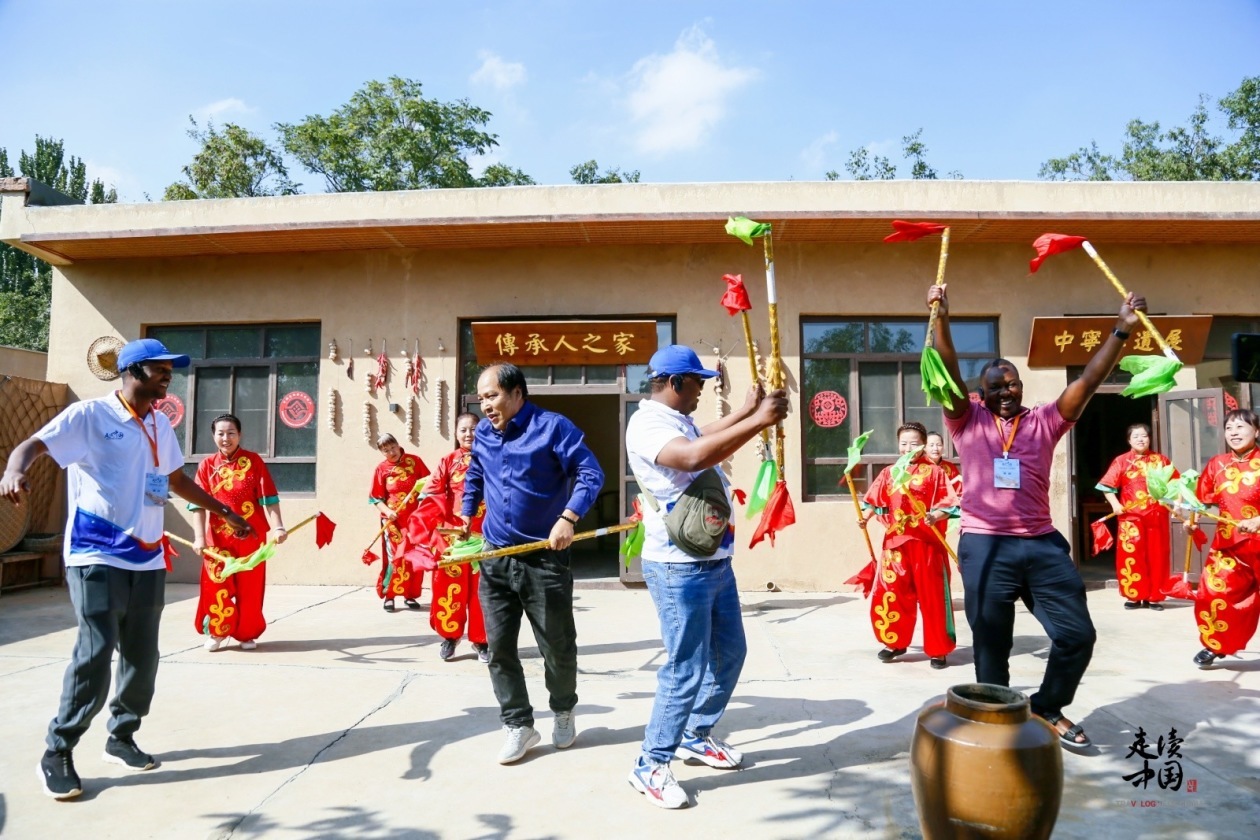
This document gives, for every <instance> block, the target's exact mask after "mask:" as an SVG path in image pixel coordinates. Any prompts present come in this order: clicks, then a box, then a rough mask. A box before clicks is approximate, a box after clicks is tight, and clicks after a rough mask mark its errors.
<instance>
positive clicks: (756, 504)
mask: <svg viewBox="0 0 1260 840" xmlns="http://www.w3.org/2000/svg"><path fill="white" fill-rule="evenodd" d="M778 482H779V467H778V465H777V464H775V462H774V459H773V458H767V459H766V460H764V461H762V462H761V466H760V467H758V468H757V479H756V480H755V481H754V482H753V488H752V493H750V494H749V495H748V509H747V510H746V511H745V513H744V515H745V517H746V518H748V519H752V518H753V517H754V516H756V515H757V514H759V513H761V512H762V511H763V510H765V509H766V504H767V503H768V502H769V501H770V494H771V493H773V492H774V485H776V484H778Z"/></svg>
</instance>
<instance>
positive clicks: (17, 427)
mask: <svg viewBox="0 0 1260 840" xmlns="http://www.w3.org/2000/svg"><path fill="white" fill-rule="evenodd" d="M67 396H68V395H67V389H66V386H65V385H62V384H58V383H53V382H41V381H38V380H35V379H25V378H23V377H20V376H0V418H3V422H0V464H3V463H6V462H7V461H8V459H9V453H11V452H12V451H13V450H14V448H15V447H16V446H17V445H18V444H19V443H21V442H22V441H24V440H26V439H27V438H28V437H30V436H31V435H33V434H35V433H36V432H38V431H39V430H40V428H42V427H43V425H44V424H45V423H47V422H48V421H49V420H51V419H53V418H54V417H56V416H57V413H58V412H60V411H61V410H62V409H63V408H65V407H66V400H67ZM61 474H62V473H61V470H60V469H59V468H58V467H57V462H56V461H54V460H53V459H52V458H47V457H45V458H40V459H39V460H38V461H36V462H35V463H34V464H32V465H31V469H30V470H29V471H28V472H27V474H26V477H27V480H28V481H29V482H30V485H31V492H30V493H28V494H27V496H26V499H25V501H24V502H23V504H22V507H21V508H20V509H14V510H9V511H4V510H0V515H10V516H12V515H14V514H16V513H18V512H19V511H20V512H22V515H23V516H25V517H28V522H29V527H30V528H31V529H34V530H35V531H38V532H42V533H46V534H47V533H52V532H54V531H59V530H61V529H62V528H64V527H65V516H66V514H65V503H64V501H63V499H64V493H63V492H61V491H60V485H61ZM2 508H13V505H12V504H11V503H9V502H6V501H0V509H2ZM25 532H26V529H25V528H24V529H23V533H25ZM17 539H21V535H19V536H18V537H17ZM17 539H15V540H14V541H13V543H8V542H7V541H5V540H4V539H0V544H3V545H5V548H4V549H3V550H8V549H10V548H12V547H13V545H15V544H16V543H17Z"/></svg>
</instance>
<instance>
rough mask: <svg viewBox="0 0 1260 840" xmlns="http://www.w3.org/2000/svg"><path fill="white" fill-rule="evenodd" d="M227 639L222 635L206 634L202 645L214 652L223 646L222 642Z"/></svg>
mask: <svg viewBox="0 0 1260 840" xmlns="http://www.w3.org/2000/svg"><path fill="white" fill-rule="evenodd" d="M226 641H227V638H226V637H223V636H206V643H205V644H204V645H202V647H204V648H205V649H206V650H208V651H210V652H212V653H213V652H214V651H216V650H221V649H222V648H223V643H224V642H226Z"/></svg>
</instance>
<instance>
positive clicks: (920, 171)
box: [823, 128, 962, 181]
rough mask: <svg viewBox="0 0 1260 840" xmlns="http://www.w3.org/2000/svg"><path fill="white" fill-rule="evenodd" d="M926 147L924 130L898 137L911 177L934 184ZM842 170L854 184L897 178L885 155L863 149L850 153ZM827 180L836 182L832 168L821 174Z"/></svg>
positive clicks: (954, 174) (952, 174)
mask: <svg viewBox="0 0 1260 840" xmlns="http://www.w3.org/2000/svg"><path fill="white" fill-rule="evenodd" d="M927 152H928V149H927V145H926V144H925V143H924V142H923V129H921V128H920V129H919V130H918V131H916V132H915V133H914V134H907V135H906V136H905V137H902V138H901V154H902V156H903V157H904V158H905V160H906V162H907V163H909V164H910V177H911V178H913V179H915V180H916V181H934V180H936V178H937V173H936V170H935V169H933V168H932V166H931V165H930V164H928V162H927ZM844 168H845V169H846V170H847V171H848V173H849V177H850V178H852V179H853V180H855V181H891V180H893V179H894V178H896V177H897V165H896V164H895V163H893V162H892V161H891V160H889V159H888V158H887V157H885V156H884V155H872V154H871V153H870V152H869V151H868V150H867V149H866V148H865V147H863V148H858V149H854V150H853V151H851V152H849V160H848V162H847V163H845V165H844ZM823 177H824V178H826V179H827V180H828V181H839V180H840V173H839V172H837V171H835V170H834V169H832V170H830V171H829V172H826V173H825V174H824V175H823ZM948 177H950V178H953V179H955V180H957V179H960V178H962V173H961V172H958V171H956V170H955V171H951V172H950V173H949V176H948Z"/></svg>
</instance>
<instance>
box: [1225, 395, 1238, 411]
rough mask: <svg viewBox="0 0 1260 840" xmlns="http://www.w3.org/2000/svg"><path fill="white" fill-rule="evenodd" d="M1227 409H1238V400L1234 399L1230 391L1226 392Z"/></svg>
mask: <svg viewBox="0 0 1260 840" xmlns="http://www.w3.org/2000/svg"><path fill="white" fill-rule="evenodd" d="M1225 410H1226V411H1237V410H1238V400H1236V399H1234V395H1233V394H1230V393H1226V394H1225Z"/></svg>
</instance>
